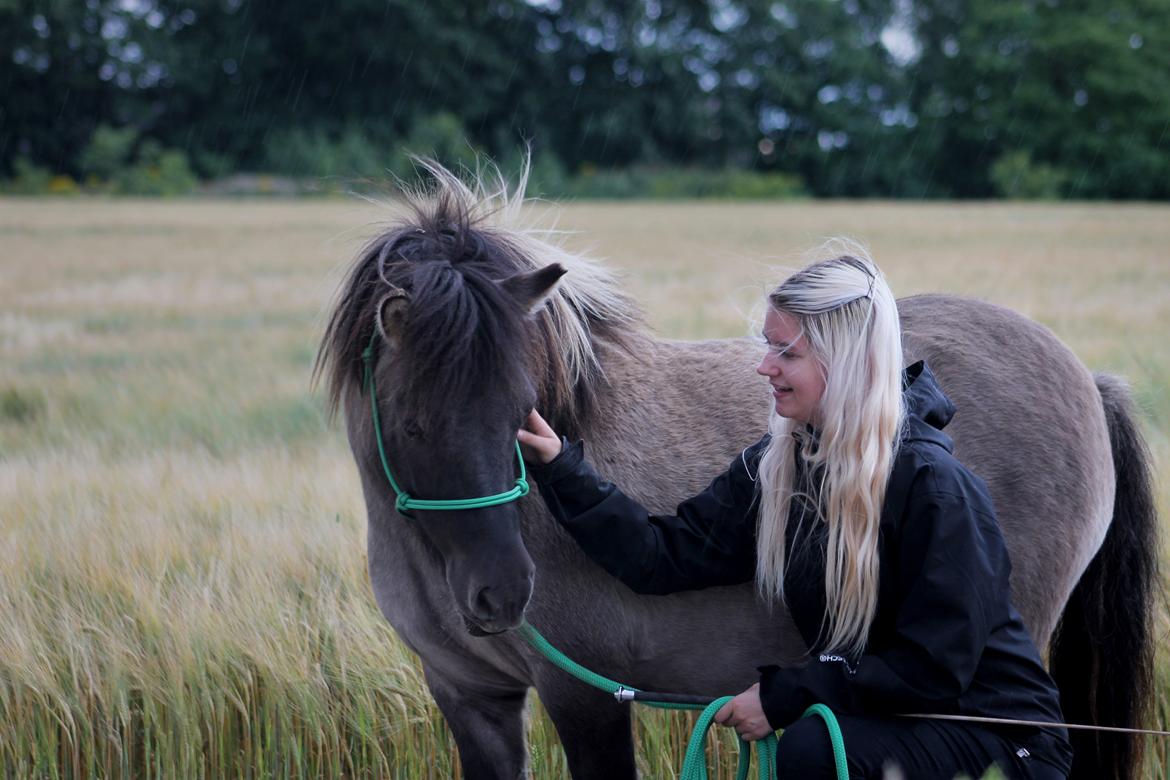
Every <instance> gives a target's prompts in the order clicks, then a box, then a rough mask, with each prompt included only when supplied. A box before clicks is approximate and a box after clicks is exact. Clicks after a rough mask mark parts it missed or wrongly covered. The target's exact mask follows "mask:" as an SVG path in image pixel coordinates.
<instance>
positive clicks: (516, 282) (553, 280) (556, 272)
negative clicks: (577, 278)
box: [500, 263, 567, 314]
mask: <svg viewBox="0 0 1170 780" xmlns="http://www.w3.org/2000/svg"><path fill="white" fill-rule="evenodd" d="M566 273H567V270H566V269H565V267H564V266H563V265H561V264H560V263H549V264H548V265H546V266H545V267H544V268H538V269H536V270H535V271H529V272H527V273H518V274H513V275H512V276H509V277H508V278H507V279H505V280H504V281H502V282H500V284H502V285H503V286H504V289H505V290H507V291H508V292H509V293H510V294H511V295H512V297H513V298H515V299H516V302H517V303H519V304H520V306H521V307H522V308H523V309H524V311H526V312H528V313H529V314H535V313H536V312H537V311H539V310H540V307H541V306H544V304H545V301H547V300H548V299H549V296H551V295H552V292H553V288H554V287H555V286H556V284H557V281H558V280H560V278H561V277H562V276H564V275H565V274H566Z"/></svg>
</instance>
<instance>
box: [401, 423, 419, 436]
mask: <svg viewBox="0 0 1170 780" xmlns="http://www.w3.org/2000/svg"><path fill="white" fill-rule="evenodd" d="M402 432H403V433H405V434H406V435H407V436H409V437H410V438H412V439H421V438H422V435H423V429H422V428H420V427H419V425H418V423H416V422H414V421H413V420H407V421H406V422H404V423H403V424H402Z"/></svg>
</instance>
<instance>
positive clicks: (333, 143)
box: [265, 126, 393, 180]
mask: <svg viewBox="0 0 1170 780" xmlns="http://www.w3.org/2000/svg"><path fill="white" fill-rule="evenodd" d="M265 160H266V162H267V169H268V171H269V172H271V173H280V174H287V175H289V176H311V177H339V178H341V179H346V180H348V179H351V178H353V177H385V176H386V175H387V172H388V170H389V168H390V165H391V162H392V160H393V155H392V153H391V150H390V149H384V148H380V146H379V144H377V143H376V142H375V141H374V140H373V139H371V138H370V137H369V136H368V135H367V134H366V133H364V132H363V131H362V130H361V129H360V128H358V127H356V126H350V127H347V128H346V129H345V130H344V131H343V132H342V133H341V135H339V136H332V135H330V134H329V133H328V132H326V131H324V130H319V129H318V130H306V129H302V128H299V127H294V128H292V129H290V130H284V131H278V132H275V133H273V134H272V136H271V138H270V139H269V142H268V145H267V148H266V150H265Z"/></svg>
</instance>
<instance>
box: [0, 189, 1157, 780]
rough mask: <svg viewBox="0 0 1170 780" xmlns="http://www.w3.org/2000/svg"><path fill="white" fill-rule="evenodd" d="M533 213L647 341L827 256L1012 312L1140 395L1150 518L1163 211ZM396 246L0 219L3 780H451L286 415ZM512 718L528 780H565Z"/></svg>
mask: <svg viewBox="0 0 1170 780" xmlns="http://www.w3.org/2000/svg"><path fill="white" fill-rule="evenodd" d="M542 208H543V207H542ZM550 208H551V207H550ZM554 213H555V214H556V216H557V218H558V221H559V225H560V227H562V228H564V229H565V230H567V231H570V234H569V235H568V236H567V237H566V240H567V241H568V243H570V244H571V245H573V246H575V247H591V248H592V250H593V253H594V254H595V255H597V256H602V257H605V258H608V262H609V264H610V265H611V266H613V267H615V268H617V269H619V270H621V271H622V272H623V273H624V274H625V275H626V276H627V278H628V283H629V288H630V290H631V291H632V292H633V294H634V296H635V297H636V298H637V299H638V300H639V301H641V302H642V303H643V305H644V306H645V308H646V310H647V312H648V316H649V320H650V322H651V324H652V325H653V326H654V327H655V328H656V330H657V331H658V333H659V334H660V335H662V336H664V337H672V338H686V339H693V338H708V337H718V336H736V335H744V334H746V333H747V332H748V330H749V328H750V327H751V312H752V309H753V307H754V306H755V305H756V303H757V302H758V300H759V299H760V295H761V293H762V292H763V291H764V289H765V288H766V286H767V285H768V284H769V283H773V282H775V281H777V280H778V278H779V276H780V272H779V271H777V270H775V266H783V265H787V266H792V265H796V264H799V263H800V253H801V251H802V250H804V249H807V248H810V247H812V246H814V245H815V244H817V243H818V242H819V241H820V240H821V239H823V238H825V237H828V236H832V235H850V236H853V237H856V238H858V239H860V240H862V241H864V242H866V243H867V244H868V245H869V247H870V248H871V250H872V252H873V254H874V257H875V259H876V260H877V261H878V263H879V264H880V265H882V267H883V268H884V269H885V271H886V273H887V275H888V276H889V278H890V281H891V285H892V286H893V288H894V289H895V291H896V292H897V293H898V294H900V295H908V294H912V293H916V292H924V291H944V292H951V293H960V294H964V295H973V296H977V297H981V298H985V299H988V300H991V301H994V302H997V303H1001V304H1004V305H1007V306H1010V307H1012V308H1014V309H1017V310H1019V311H1022V312H1024V313H1026V314H1028V315H1030V316H1032V317H1034V318H1036V319H1038V320H1039V321H1040V322H1042V323H1044V324H1046V325H1048V326H1049V327H1051V328H1052V329H1053V330H1054V331H1056V333H1057V334H1058V335H1059V336H1061V337H1062V338H1063V339H1064V340H1065V341H1066V342H1067V343H1068V344H1069V345H1070V346H1071V347H1072V348H1073V350H1074V351H1075V352H1076V353H1077V354H1078V355H1079V356H1080V357H1081V359H1082V360H1084V361H1085V362H1086V363H1087V364H1088V365H1089V366H1090V367H1092V368H1094V369H1099V370H1106V371H1111V372H1116V373H1118V374H1121V375H1124V376H1126V377H1128V379H1129V380H1130V381H1131V383H1132V385H1133V390H1134V394H1135V396H1136V398H1137V400H1138V403H1139V405H1140V409H1141V415H1142V423H1143V427H1144V430H1145V432H1146V434H1147V436H1148V439H1149V442H1150V444H1151V447H1152V449H1153V451H1154V454H1155V456H1156V458H1157V460H1158V466H1157V469H1158V470H1157V490H1158V499H1159V506H1160V509H1161V513H1162V517H1163V518H1164V519H1165V518H1167V517H1170V514H1168V512H1170V346H1168V345H1167V342H1166V334H1167V333H1170V257H1168V256H1167V252H1166V247H1167V246H1168V245H1170V209H1168V208H1167V207H1164V206H1154V205H1093V206H1088V205H1039V204H1031V205H1021V204H1009V203H999V204H995V203H971V204H953V203H930V204H923V203H912V202H906V203H900V204H899V203H891V202H880V201H878V202H874V201H870V202H842V201H829V202H817V203H813V202H791V201H789V202H773V203H735V204H730V203H712V202H677V203H661V202H660V203H652V202H650V203H639V204H636V205H630V204H620V205H619V204H612V203H605V202H598V203H588V204H582V203H578V204H571V205H568V206H565V207H563V208H560V209H556V210H554ZM390 216H391V212H390V211H389V210H388V209H387V208H386V207H384V206H379V205H376V204H373V203H368V202H366V201H363V200H358V199H349V200H316V201H314V200H299V201H271V200H268V201H247V200H233V201H216V200H198V201H186V202H182V201H140V200H129V199H122V200H96V199H72V200H54V199H27V200H22V199H11V198H9V199H2V200H0V626H2V627H3V628H2V629H0V776H16V777H29V776H32V777H63V776H72V777H79V776H110V777H122V776H125V777H142V776H167V777H194V776H208V777H252V776H259V777H265V776H270V775H272V776H304V777H318V776H336V777H340V776H345V777H373V776H378V777H383V776H384V777H403V778H416V777H434V778H440V777H449V776H458V766H457V760H456V757H455V751H454V746H453V742H452V740H451V738H450V736H449V733H448V732H447V730H446V727H445V726H444V725H443V723H442V720H441V718H440V717H439V715H438V713H437V711H436V709H435V707H434V705H433V703H432V702H431V701H430V697H429V695H428V694H427V693H426V690H425V688H424V687H423V685H422V680H421V673H420V671H419V668H418V665H417V664H416V662H415V660H414V658H413V657H412V656H411V654H410V653H409V652H408V651H406V650H405V648H404V647H403V646H402V645H401V644H400V643H399V642H398V641H397V640H396V638H395V636H394V634H393V632H392V631H391V629H390V628H389V626H388V625H387V624H386V623H385V622H384V621H383V620H382V618H381V616H380V615H379V613H378V612H377V610H376V608H375V606H374V604H373V600H372V596H371V594H370V592H369V586H368V582H367V577H366V573H365V557H364V556H365V546H364V533H365V518H364V507H363V504H362V501H361V496H360V491H359V488H358V482H357V475H356V470H355V468H354V466H353V463H352V460H351V458H350V456H349V452H348V449H347V447H346V444H345V442H344V437H343V435H342V433H341V431H340V430H339V429H338V427H337V426H334V427H329V426H327V425H326V423H325V420H324V416H323V412H322V410H323V402H322V399H321V397H320V395H319V394H314V393H313V392H311V391H310V388H309V372H310V366H311V362H312V359H313V356H314V352H315V348H316V342H317V339H318V338H319V334H320V330H321V327H322V325H323V316H324V311H325V309H326V307H327V305H328V303H329V301H330V298H331V296H332V294H333V291H334V288H335V286H336V284H337V283H338V282H339V280H340V273H341V270H342V269H343V268H344V266H345V265H346V264H347V263H348V261H349V260H350V259H351V258H352V256H353V255H354V253H355V252H356V250H357V248H358V247H359V246H360V244H361V242H362V240H363V239H364V238H366V237H368V236H369V235H370V234H371V233H372V232H373V231H374V230H375V229H376V228H377V226H378V224H379V223H381V222H384V221H385V220H386V219H388V218H389V217H390ZM988 348H989V349H993V348H994V347H993V346H992V345H989V346H988ZM1076 424H1077V421H1076V420H1070V421H1069V425H1076ZM1159 641H1160V643H1161V644H1162V645H1164V644H1165V637H1164V636H1163V637H1160V640H1159ZM1162 676H1163V678H1165V677H1166V675H1165V674H1163V675H1162ZM1162 686H1163V687H1162V694H1161V697H1162V700H1163V701H1164V702H1165V701H1166V700H1167V699H1168V698H1170V684H1168V683H1167V682H1166V681H1165V680H1164V681H1163V683H1162ZM533 711H534V717H533V719H532V724H531V733H530V737H531V753H532V765H533V769H534V772H535V775H536V776H537V777H541V778H543V777H561V776H564V768H563V760H562V757H561V754H560V752H559V750H560V749H559V746H558V745H557V742H556V739H555V734H554V733H553V731H552V728H551V726H550V725H549V724H548V722H547V720H546V719H545V718H544V717H543V716H542V715H541V713H540V710H539V704H538V703H536V702H535V701H534V702H533ZM1159 717H1161V715H1160V716H1159ZM639 718H640V722H639V727H638V729H637V733H638V739H639V750H640V754H639V755H640V757H639V761H640V763H641V766H642V769H643V771H644V773H645V776H647V777H655V778H657V777H667V776H671V773H672V772H673V771H676V770H677V767H679V766H680V765H681V757H682V751H683V748H684V746H685V739H686V732H685V731H684V729H683V724H684V722H685V720H686V716H683V715H673V716H669V717H668V716H664V715H662V714H659V713H642V714H640V715H639ZM1150 725H1151V726H1154V727H1161V726H1159V725H1158V724H1150ZM725 737H726V735H724V738H723V739H721V740H719V749H720V751H721V759H720V760H721V766H722V772H723V773H724V774H725V775H726V776H730V773H731V768H732V766H733V758H732V757H731V753H732V752H733V751H732V750H731V747H732V743H731V741H730V740H728V739H726V738H725ZM1160 756H1161V754H1159V757H1158V758H1157V759H1156V762H1155V766H1153V767H1152V768H1151V776H1164V773H1165V771H1166V770H1165V764H1164V763H1162V759H1161V757H1160Z"/></svg>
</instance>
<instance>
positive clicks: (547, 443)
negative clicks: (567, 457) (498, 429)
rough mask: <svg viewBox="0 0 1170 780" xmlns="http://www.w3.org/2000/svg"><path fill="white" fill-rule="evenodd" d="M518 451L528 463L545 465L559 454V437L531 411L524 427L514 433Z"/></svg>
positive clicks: (536, 412) (538, 413) (542, 419)
mask: <svg viewBox="0 0 1170 780" xmlns="http://www.w3.org/2000/svg"><path fill="white" fill-rule="evenodd" d="M516 440H517V441H519V442H520V451H521V452H522V453H523V454H524V460H526V461H528V462H529V463H540V464H545V463H548V462H549V461H551V460H552V459H553V458H555V457H556V456H557V455H559V454H560V453H561V437H560V436H557V434H556V431H554V430H553V429H552V428H550V427H549V424H548V423H546V422H545V421H544V418H543V417H541V416H540V412H538V411H536V410H535V409H533V410H532V411H531V412H529V413H528V419H527V420H525V421H524V427H523V428H521V429H520V430H519V431H517V432H516Z"/></svg>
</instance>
